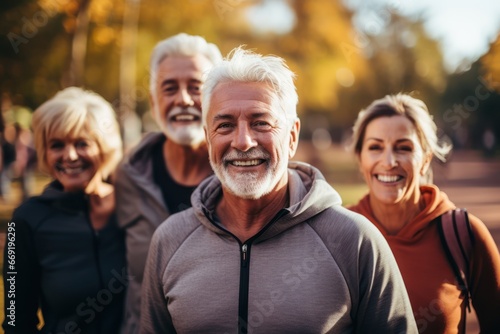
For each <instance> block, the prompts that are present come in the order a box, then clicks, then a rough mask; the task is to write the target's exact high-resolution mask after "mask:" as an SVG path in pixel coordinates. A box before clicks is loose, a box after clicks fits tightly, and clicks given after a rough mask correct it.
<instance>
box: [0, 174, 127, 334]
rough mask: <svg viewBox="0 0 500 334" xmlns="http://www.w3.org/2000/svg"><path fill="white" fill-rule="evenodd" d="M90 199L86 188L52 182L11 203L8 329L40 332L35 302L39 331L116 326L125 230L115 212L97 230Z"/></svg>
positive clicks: (103, 330)
mask: <svg viewBox="0 0 500 334" xmlns="http://www.w3.org/2000/svg"><path fill="white" fill-rule="evenodd" d="M88 207H89V203H88V197H87V196H86V195H85V194H83V193H66V192H63V191H62V187H61V186H60V184H59V183H57V182H53V183H51V184H50V185H49V186H48V187H47V188H46V189H45V191H44V192H43V194H42V195H41V196H36V197H32V198H30V199H28V200H27V201H26V202H24V203H23V204H22V205H21V206H20V207H19V208H17V209H16V210H15V211H14V214H13V218H12V220H11V221H10V222H9V226H8V229H9V227H11V229H10V230H9V231H10V232H11V233H13V234H10V235H8V237H7V243H6V245H5V246H6V247H5V252H4V270H3V275H4V276H3V280H4V285H5V297H4V300H5V307H4V310H5V315H6V317H5V320H4V323H3V327H4V329H5V333H6V334H9V333H23V334H27V333H39V332H38V330H37V329H36V326H37V324H38V319H37V309H38V308H39V307H40V308H41V311H42V315H43V319H44V322H45V324H44V326H43V328H42V329H41V330H40V333H67V332H68V333H73V332H74V333H77V332H78V333H92V334H94V333H102V334H105V333H106V334H107V333H118V331H119V328H120V323H121V319H122V313H123V297H124V292H125V288H126V286H127V284H128V281H127V275H126V266H125V243H124V236H123V232H122V231H121V230H120V229H119V228H118V226H117V224H116V218H115V216H114V215H113V216H112V217H111V218H110V220H109V222H108V223H107V224H106V226H105V227H104V228H102V229H101V230H99V231H95V230H94V229H93V228H92V225H91V223H90V219H89V214H88ZM9 247H10V250H11V252H9ZM9 254H15V255H14V262H12V258H10V259H9ZM9 260H10V261H11V262H9ZM12 282H15V284H14V285H12ZM11 288H13V289H15V292H14V291H13V290H12V289H11ZM10 291H13V292H12V293H9V292H10ZM10 305H14V311H12V310H9V306H10ZM11 315H14V316H11ZM14 319H15V321H14V322H13V320H14ZM13 325H15V326H13ZM79 330H81V331H79Z"/></svg>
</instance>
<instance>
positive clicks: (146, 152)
mask: <svg viewBox="0 0 500 334" xmlns="http://www.w3.org/2000/svg"><path fill="white" fill-rule="evenodd" d="M165 140H166V137H165V135H164V134H163V133H161V132H152V133H148V134H146V135H144V137H143V138H142V140H141V142H140V143H139V144H137V146H136V147H134V148H133V149H132V150H131V151H130V153H129V154H127V155H126V156H125V158H124V159H123V161H122V163H121V166H120V168H121V169H123V171H124V173H125V174H126V175H128V176H129V177H130V178H131V179H132V180H133V181H134V182H136V183H138V184H139V185H141V186H142V187H144V188H149V187H150V185H151V180H152V179H153V167H152V164H151V163H145V162H150V161H151V155H152V154H153V153H152V152H153V149H154V147H155V146H156V145H157V144H159V143H160V142H161V143H163V142H164V141H165Z"/></svg>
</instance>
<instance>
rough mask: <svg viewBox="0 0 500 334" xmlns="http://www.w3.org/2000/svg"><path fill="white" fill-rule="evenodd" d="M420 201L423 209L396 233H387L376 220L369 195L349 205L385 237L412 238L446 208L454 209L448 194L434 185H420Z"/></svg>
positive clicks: (446, 209)
mask: <svg viewBox="0 0 500 334" xmlns="http://www.w3.org/2000/svg"><path fill="white" fill-rule="evenodd" d="M420 193H421V196H422V201H423V202H424V204H425V207H424V209H423V210H422V211H421V212H420V213H419V214H418V215H417V216H416V217H414V218H413V219H412V220H411V221H410V222H409V223H408V224H407V225H406V226H404V227H403V228H402V229H401V230H400V231H399V232H398V233H397V234H396V235H387V234H386V232H385V229H384V228H383V226H382V225H381V224H380V223H379V222H378V221H377V219H376V218H375V215H374V214H373V210H372V208H371V206H370V195H369V194H368V195H366V196H365V197H363V198H362V199H361V200H360V201H359V203H358V204H356V205H354V206H352V207H349V209H350V210H352V211H355V212H357V213H360V214H362V215H363V216H365V217H366V218H368V219H369V220H370V221H371V222H372V223H373V224H374V225H375V226H377V228H378V229H379V230H380V231H381V232H382V234H384V236H385V237H386V238H393V237H394V238H403V239H412V238H415V237H417V236H418V235H420V232H421V231H422V230H424V229H425V228H426V227H427V226H428V225H429V224H430V223H431V222H432V221H433V220H434V219H436V218H437V217H439V216H441V215H442V214H443V213H445V212H447V211H448V210H451V209H454V208H455V204H453V203H452V202H451V201H450V200H449V199H448V196H447V195H446V194H445V193H444V192H442V191H440V190H439V188H438V187H437V186H436V185H423V186H420Z"/></svg>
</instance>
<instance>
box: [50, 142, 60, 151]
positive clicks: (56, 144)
mask: <svg viewBox="0 0 500 334" xmlns="http://www.w3.org/2000/svg"><path fill="white" fill-rule="evenodd" d="M63 147H64V143H63V142H60V141H54V142H52V143H50V145H49V148H50V149H53V150H58V149H61V148H63Z"/></svg>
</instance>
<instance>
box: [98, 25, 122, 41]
mask: <svg viewBox="0 0 500 334" xmlns="http://www.w3.org/2000/svg"><path fill="white" fill-rule="evenodd" d="M116 38H117V32H116V31H115V30H114V29H113V28H111V27H108V26H103V25H100V26H97V27H96V28H95V29H94V30H93V31H92V39H93V41H94V42H95V43H96V44H98V45H106V44H109V43H111V42H113V41H115V39H116Z"/></svg>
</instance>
